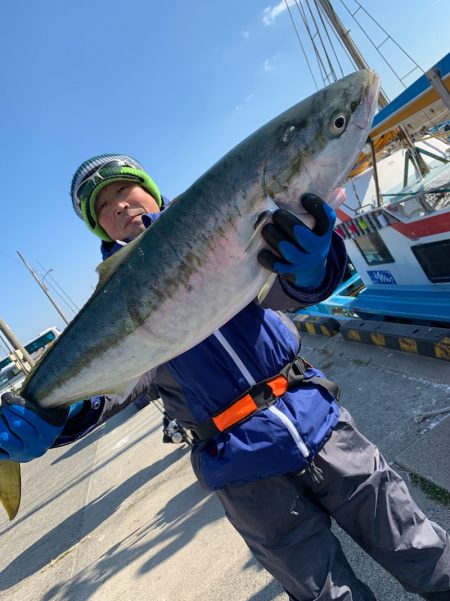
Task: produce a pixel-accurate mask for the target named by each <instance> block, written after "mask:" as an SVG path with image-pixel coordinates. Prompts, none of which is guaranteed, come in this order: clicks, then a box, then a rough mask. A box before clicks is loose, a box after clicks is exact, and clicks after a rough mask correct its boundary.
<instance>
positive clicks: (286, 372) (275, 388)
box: [194, 357, 339, 440]
mask: <svg viewBox="0 0 450 601" xmlns="http://www.w3.org/2000/svg"><path fill="white" fill-rule="evenodd" d="M308 367H310V365H309V363H307V362H306V361H305V360H304V359H302V357H297V359H296V360H295V361H294V362H293V363H289V365H287V366H286V367H285V368H284V369H282V370H281V373H279V374H277V375H276V376H274V377H272V378H268V379H267V380H263V381H262V382H258V383H257V384H255V385H254V386H252V387H251V388H249V389H248V390H247V392H246V393H245V394H244V395H242V396H241V397H239V398H238V399H237V400H236V401H233V402H232V403H231V404H230V405H229V406H228V407H227V408H226V409H223V410H222V411H221V412H220V413H218V414H217V415H214V416H213V417H211V419H209V420H208V421H206V422H204V423H203V424H199V425H198V426H197V427H196V428H195V429H194V432H195V434H196V436H197V437H198V438H199V439H200V440H208V439H209V438H213V437H214V436H217V434H220V433H221V432H226V431H227V430H229V429H230V428H232V427H233V426H236V425H237V424H239V423H240V422H242V421H244V420H245V419H247V418H248V417H250V416H252V415H253V414H254V413H256V412H257V411H259V410H260V409H265V408H266V407H269V406H270V405H271V404H272V403H274V402H275V401H276V399H277V398H279V397H280V396H282V395H283V394H284V393H285V392H287V391H288V390H291V389H292V388H296V387H298V386H301V385H305V384H316V385H318V386H321V387H322V388H325V389H326V390H327V391H328V392H329V393H330V394H331V395H332V396H334V397H335V398H339V387H338V386H337V385H336V384H335V383H334V382H331V381H330V380H327V379H326V378H321V377H318V376H313V377H311V378H306V377H305V374H306V370H307V368H308Z"/></svg>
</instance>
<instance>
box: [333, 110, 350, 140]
mask: <svg viewBox="0 0 450 601" xmlns="http://www.w3.org/2000/svg"><path fill="white" fill-rule="evenodd" d="M346 125H347V118H346V116H345V115H344V114H343V113H339V114H337V115H333V117H332V118H331V122H330V133H331V134H332V135H334V136H339V135H340V134H342V132H343V131H344V130H345V127H346Z"/></svg>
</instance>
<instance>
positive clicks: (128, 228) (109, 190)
mask: <svg viewBox="0 0 450 601" xmlns="http://www.w3.org/2000/svg"><path fill="white" fill-rule="evenodd" d="M145 213H159V207H158V204H157V202H156V200H155V199H154V198H153V196H151V195H150V194H149V193H148V192H147V191H146V190H144V188H142V187H141V186H140V185H139V184H136V183H135V182H133V181H130V180H123V181H119V182H113V183H111V184H108V185H107V186H105V187H104V188H103V190H101V191H100V193H99V195H98V196H97V198H96V199H95V214H96V215H97V220H98V223H99V224H100V225H101V227H102V228H103V229H104V230H105V232H106V233H107V234H108V236H110V237H111V238H112V239H113V240H127V239H128V238H135V237H136V236H137V235H138V234H140V233H141V232H143V231H144V229H145V226H144V224H143V223H142V218H141V217H142V215H144V214H145Z"/></svg>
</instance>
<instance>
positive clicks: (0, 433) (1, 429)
mask: <svg viewBox="0 0 450 601" xmlns="http://www.w3.org/2000/svg"><path fill="white" fill-rule="evenodd" d="M77 404H78V403H77ZM75 406H76V405H75ZM68 415H69V409H62V408H61V409H42V408H41V407H38V406H37V405H35V404H34V403H30V402H28V401H26V400H25V399H24V398H23V397H21V396H19V395H18V394H14V393H12V392H5V393H4V394H3V395H2V402H1V406H0V459H2V460H5V459H6V460H11V461H19V462H20V463H25V462H27V461H31V460H32V459H35V458H36V457H40V456H41V455H43V454H44V453H45V452H46V451H47V449H49V448H50V447H51V445H52V444H53V443H54V441H55V440H56V439H57V437H58V436H59V434H60V433H61V432H62V430H63V429H64V425H65V423H66V420H67V417H68Z"/></svg>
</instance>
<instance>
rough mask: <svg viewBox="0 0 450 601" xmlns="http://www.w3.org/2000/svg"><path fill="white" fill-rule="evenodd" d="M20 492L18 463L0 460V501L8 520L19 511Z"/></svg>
mask: <svg viewBox="0 0 450 601" xmlns="http://www.w3.org/2000/svg"><path fill="white" fill-rule="evenodd" d="M21 492H22V483H21V477H20V463H16V462H15V461H0V501H1V502H2V505H3V507H4V508H5V510H6V513H7V514H8V517H9V519H10V520H13V519H14V518H15V517H16V515H17V512H18V511H19V507H20V497H21Z"/></svg>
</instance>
